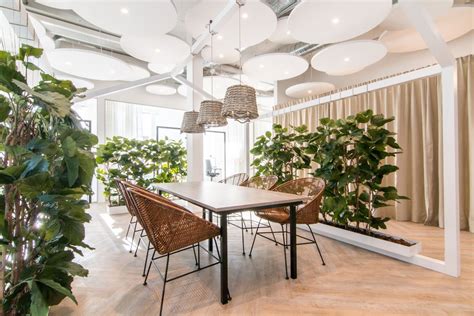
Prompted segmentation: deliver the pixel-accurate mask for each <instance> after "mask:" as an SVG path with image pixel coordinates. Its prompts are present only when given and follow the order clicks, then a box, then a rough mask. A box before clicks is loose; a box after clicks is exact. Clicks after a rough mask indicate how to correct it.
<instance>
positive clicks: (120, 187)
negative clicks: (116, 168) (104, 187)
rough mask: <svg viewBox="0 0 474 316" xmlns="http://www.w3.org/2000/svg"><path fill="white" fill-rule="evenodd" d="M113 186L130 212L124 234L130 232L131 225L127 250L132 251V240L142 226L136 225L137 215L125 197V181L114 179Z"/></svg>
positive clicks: (141, 229) (126, 235) (140, 230)
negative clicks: (128, 248)
mask: <svg viewBox="0 0 474 316" xmlns="http://www.w3.org/2000/svg"><path fill="white" fill-rule="evenodd" d="M114 182H115V186H116V187H117V189H118V192H119V194H120V196H121V197H122V199H123V200H124V201H125V206H126V207H127V210H128V213H129V214H130V221H129V223H128V228H127V233H126V234H125V239H127V238H128V233H129V232H130V228H131V227H133V233H132V241H131V242H130V250H129V252H130V253H132V248H133V241H134V240H135V235H136V233H139V232H142V231H143V228H141V227H138V224H139V222H138V219H137V215H136V212H135V209H134V208H133V206H132V205H130V203H129V200H128V197H127V192H126V188H125V187H124V185H123V182H125V181H124V180H123V179H115V180H114ZM135 256H136V252H135Z"/></svg>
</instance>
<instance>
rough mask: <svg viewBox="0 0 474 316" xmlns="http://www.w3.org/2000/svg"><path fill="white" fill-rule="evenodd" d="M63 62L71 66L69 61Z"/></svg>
mask: <svg viewBox="0 0 474 316" xmlns="http://www.w3.org/2000/svg"><path fill="white" fill-rule="evenodd" d="M64 64H66V65H68V66H71V65H72V63H71V62H70V61H66V62H65V63H64Z"/></svg>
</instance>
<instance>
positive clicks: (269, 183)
mask: <svg viewBox="0 0 474 316" xmlns="http://www.w3.org/2000/svg"><path fill="white" fill-rule="evenodd" d="M277 182H278V177H277V176H256V177H252V178H250V179H248V180H246V181H244V182H242V184H241V186H243V187H249V188H255V189H262V190H271V189H272V188H273V187H274V186H275V184H276V183H277Z"/></svg>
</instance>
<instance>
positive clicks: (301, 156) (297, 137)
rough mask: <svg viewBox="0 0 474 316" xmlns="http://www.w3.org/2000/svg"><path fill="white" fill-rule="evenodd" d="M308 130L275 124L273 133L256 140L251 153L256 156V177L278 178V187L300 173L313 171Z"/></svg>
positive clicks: (254, 165)
mask: <svg viewBox="0 0 474 316" xmlns="http://www.w3.org/2000/svg"><path fill="white" fill-rule="evenodd" d="M307 137H308V129H307V127H306V126H304V125H302V126H299V127H292V131H291V132H290V131H289V130H288V128H286V127H282V126H281V125H280V124H274V125H273V133H272V132H270V131H267V132H266V133H265V134H263V135H262V136H260V137H259V138H257V141H256V142H255V144H254V146H253V148H252V149H251V150H250V153H251V154H252V155H253V156H254V160H253V161H252V164H251V166H253V167H255V169H256V173H255V175H256V176H260V175H265V176H267V175H275V176H277V177H278V184H281V183H284V182H287V181H290V180H293V179H295V178H296V177H297V171H298V170H303V169H309V168H311V157H310V156H308V155H307V154H306V153H305V148H306V143H307Z"/></svg>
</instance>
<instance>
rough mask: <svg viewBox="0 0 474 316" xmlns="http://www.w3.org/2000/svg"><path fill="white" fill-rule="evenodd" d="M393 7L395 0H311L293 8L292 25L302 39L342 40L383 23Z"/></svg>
mask: <svg viewBox="0 0 474 316" xmlns="http://www.w3.org/2000/svg"><path fill="white" fill-rule="evenodd" d="M391 8H392V0H377V1H360V0H331V1H328V0H307V1H303V2H301V3H299V4H298V5H297V6H296V7H295V8H294V9H293V11H291V13H290V17H289V19H288V28H289V30H290V31H291V36H293V37H294V38H295V39H297V40H299V41H302V42H306V43H313V44H327V43H335V42H341V41H345V40H348V39H351V38H354V37H356V36H358V35H361V34H363V33H366V32H367V31H370V30H371V29H373V28H374V27H376V26H377V25H379V24H380V23H381V22H382V21H383V20H385V18H386V17H387V16H388V14H389V13H390V9H391Z"/></svg>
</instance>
